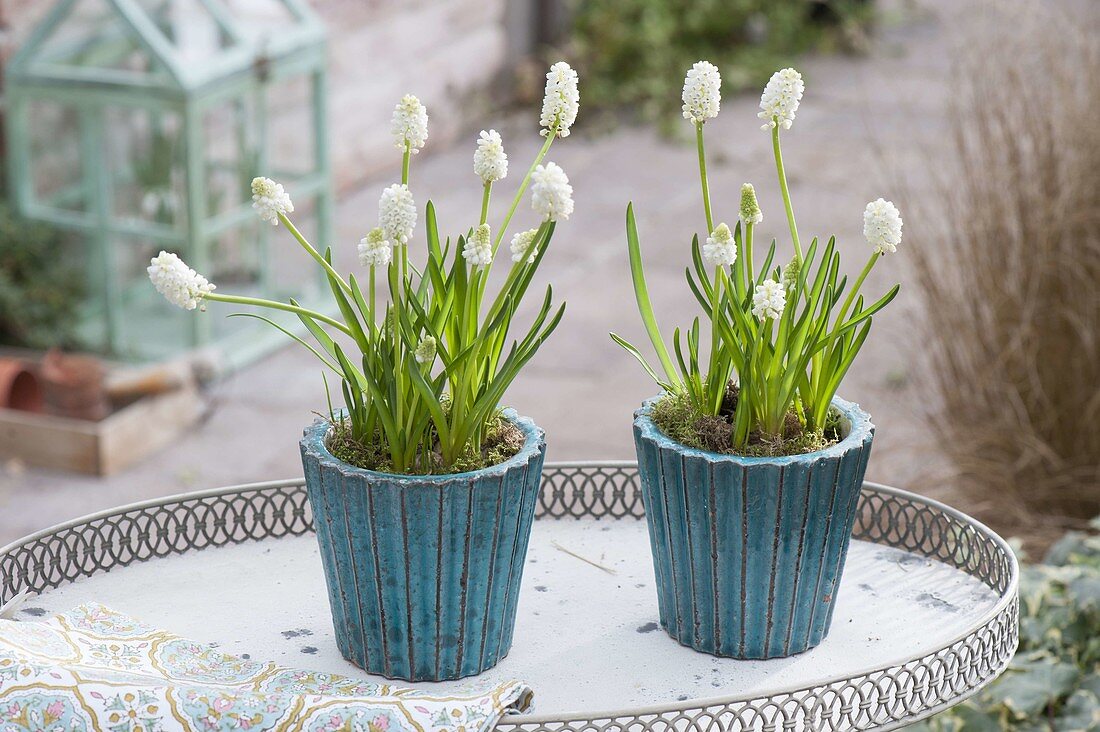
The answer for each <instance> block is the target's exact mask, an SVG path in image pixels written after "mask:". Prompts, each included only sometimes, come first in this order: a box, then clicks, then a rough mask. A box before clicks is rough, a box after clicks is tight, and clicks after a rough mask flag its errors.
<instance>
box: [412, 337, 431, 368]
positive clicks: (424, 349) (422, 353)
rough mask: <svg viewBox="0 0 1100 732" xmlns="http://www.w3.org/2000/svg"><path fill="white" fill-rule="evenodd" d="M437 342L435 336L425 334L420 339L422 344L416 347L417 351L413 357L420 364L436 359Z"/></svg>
mask: <svg viewBox="0 0 1100 732" xmlns="http://www.w3.org/2000/svg"><path fill="white" fill-rule="evenodd" d="M435 352H436V342H435V338H433V337H431V336H424V337H423V338H422V339H421V340H420V345H418V346H417V347H416V351H414V352H413V357H414V358H416V362H417V363H418V364H420V365H422V366H423V365H427V364H430V363H431V362H432V361H434V360H435Z"/></svg>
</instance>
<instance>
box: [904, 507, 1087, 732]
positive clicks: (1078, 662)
mask: <svg viewBox="0 0 1100 732" xmlns="http://www.w3.org/2000/svg"><path fill="white" fill-rule="evenodd" d="M1091 526H1092V529H1093V533H1084V532H1070V533H1069V534H1066V536H1065V537H1063V538H1062V540H1061V541H1059V542H1058V543H1056V544H1055V545H1054V546H1053V547H1052V548H1051V550H1050V552H1049V553H1048V554H1047V557H1046V561H1045V563H1043V564H1036V565H1031V566H1024V567H1023V569H1022V573H1021V578H1020V649H1019V651H1017V653H1016V657H1015V658H1013V659H1012V663H1011V665H1010V666H1009V667H1008V670H1007V671H1006V672H1005V673H1004V675H1003V676H1001V678H999V679H998V680H997V681H995V682H993V683H992V684H990V686H989V687H988V688H986V689H985V690H983V691H982V692H981V693H979V694H978V695H977V696H976V697H974V698H973V699H971V700H969V701H966V702H964V703H962V704H960V705H959V706H957V707H954V708H953V709H950V710H948V711H947V712H944V713H942V714H940V715H938V716H936V717H933V718H932V719H930V720H928V721H927V722H923V723H920V724H918V725H915V726H913V727H911V728H909V729H913V730H917V732H971V730H973V731H974V732H986V731H988V732H1001V731H1002V730H1008V731H1009V732H1032V731H1037V730H1056V731H1059V732H1060V731H1062V730H1066V731H1067V732H1068V731H1069V730H1075V731H1076V730H1082V731H1084V730H1100V535H1098V534H1097V533H1095V532H1100V518H1097V519H1094V520H1093V521H1092V524H1091Z"/></svg>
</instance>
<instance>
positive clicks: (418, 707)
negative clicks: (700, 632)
mask: <svg viewBox="0 0 1100 732" xmlns="http://www.w3.org/2000/svg"><path fill="white" fill-rule="evenodd" d="M530 701H531V690H530V689H529V688H528V687H527V686H526V685H524V684H521V683H519V682H515V681H513V682H509V683H506V684H501V685H500V686H496V687H494V688H490V689H484V688H483V689H481V690H480V691H477V690H474V689H472V688H470V689H468V690H465V691H461V692H453V693H451V694H449V695H440V694H433V693H431V692H428V691H421V690H416V689H403V688H400V687H397V686H389V685H387V684H378V683H375V682H373V681H366V680H362V679H354V678H348V677H345V676H336V675H333V674H322V673H314V672H312V671H300V670H297V669H291V668H284V667H282V666H276V665H275V664H273V663H258V662H254V661H248V660H245V659H242V658H237V657H236V656H229V655H226V654H224V653H220V652H218V651H217V650H215V649H213V648H211V647H210V646H207V645H203V644H201V643H196V642H194V641H190V640H187V639H185V638H180V637H179V636H176V635H172V634H171V633H168V632H167V631H164V630H157V629H156V628H153V627H150V626H148V625H144V624H143V623H140V622H138V621H137V620H134V619H133V618H130V617H127V616H125V615H122V614H121V613H117V612H115V611H113V610H110V609H108V608H106V607H103V606H102V605H98V604H95V603H91V604H87V605H81V606H80V607H78V608H75V609H74V610H71V611H70V612H67V613H65V614H64V615H59V616H57V617H55V618H52V619H51V620H48V621H46V622H41V623H32V622H15V621H11V620H0V731H2V732H16V731H18V732H23V731H26V732H32V731H33V732H73V731H75V730H81V731H88V732H90V731H91V730H106V731H108V732H182V731H184V730H186V731H187V732H192V731H194V732H198V731H199V730H202V731H203V732H206V731H209V730H249V731H250V732H261V731H262V732H267V731H269V730H270V731H272V732H276V731H277V732H284V731H285V732H290V731H291V730H294V731H295V732H298V731H301V732H487V731H488V730H491V729H492V728H493V727H494V726H495V725H496V723H497V721H498V720H499V719H500V717H501V716H502V715H504V714H507V713H509V712H518V711H524V710H526V709H527V707H528V705H529V704H530Z"/></svg>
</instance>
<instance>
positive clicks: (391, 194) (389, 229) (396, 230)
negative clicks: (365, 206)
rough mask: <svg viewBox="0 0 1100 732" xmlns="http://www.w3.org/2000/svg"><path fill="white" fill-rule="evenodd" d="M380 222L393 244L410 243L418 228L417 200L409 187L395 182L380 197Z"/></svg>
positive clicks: (387, 237)
mask: <svg viewBox="0 0 1100 732" xmlns="http://www.w3.org/2000/svg"><path fill="white" fill-rule="evenodd" d="M378 224H379V226H381V227H382V232H383V233H384V234H385V235H386V239H387V240H388V241H389V243H390V244H392V245H393V246H395V247H396V246H398V245H401V244H408V243H409V239H410V238H411V237H412V233H413V229H414V228H416V202H415V201H414V200H413V196H412V193H411V192H410V191H409V187H408V186H407V185H405V184H404V183H394V184H393V185H392V186H390V187H388V188H386V189H385V190H384V191H382V197H381V198H379V199H378Z"/></svg>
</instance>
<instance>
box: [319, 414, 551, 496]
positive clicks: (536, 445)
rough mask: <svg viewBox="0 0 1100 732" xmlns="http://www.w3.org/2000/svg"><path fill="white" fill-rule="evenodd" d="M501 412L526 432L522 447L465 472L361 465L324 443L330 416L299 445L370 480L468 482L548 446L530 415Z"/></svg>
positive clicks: (529, 458)
mask: <svg viewBox="0 0 1100 732" xmlns="http://www.w3.org/2000/svg"><path fill="white" fill-rule="evenodd" d="M501 414H502V416H503V417H504V418H505V419H507V420H508V421H509V422H511V423H512V424H514V425H515V426H516V427H518V428H519V429H520V430H521V431H522V432H523V435H524V438H525V439H524V442H523V447H521V448H520V450H519V452H517V453H516V454H515V455H513V456H512V457H510V458H508V459H507V460H505V461H504V462H502V463H497V464H496V465H490V466H489V467H487V468H480V469H479V470H468V471H466V472H464V473H446V474H439V475H405V474H402V473H383V472H381V471H379V470H368V469H367V468H358V467H356V466H354V465H352V464H350V463H346V462H344V461H343V460H340V459H339V458H337V457H336V456H335V455H333V454H332V453H331V452H329V449H328V446H327V445H326V444H325V442H326V438H327V437H328V434H329V432H330V431H331V430H332V425H331V423H330V422H329V420H328V419H326V418H324V417H318V418H317V419H315V420H314V421H313V423H312V424H311V425H309V426H308V427H306V429H305V430H303V433H302V439H301V441H300V443H299V444H300V445H301V448H302V455H303V457H308V458H312V459H314V460H316V461H318V462H319V463H321V465H322V466H324V467H326V468H329V469H332V470H336V471H339V472H340V473H342V474H344V475H345V476H348V477H350V476H356V477H359V478H362V479H366V480H369V481H375V482H378V481H386V482H388V483H398V484H402V483H404V484H420V485H422V484H425V483H435V484H445V483H449V482H461V483H468V482H469V481H470V480H473V479H477V478H483V477H485V476H498V475H499V476H503V475H504V474H505V473H508V472H510V471H511V470H512V469H514V468H518V467H523V466H525V465H527V464H529V463H530V462H531V461H532V460H533V459H535V458H536V457H538V456H539V455H540V454H541V453H542V452H543V450H544V449H545V447H546V433H545V432H544V431H543V429H542V428H541V427H539V426H538V425H537V424H535V422H534V420H532V419H531V418H530V417H524V416H522V415H520V414H519V413H517V412H516V410H514V409H512V408H511V407H509V408H506V409H504V410H502V411H501Z"/></svg>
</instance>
